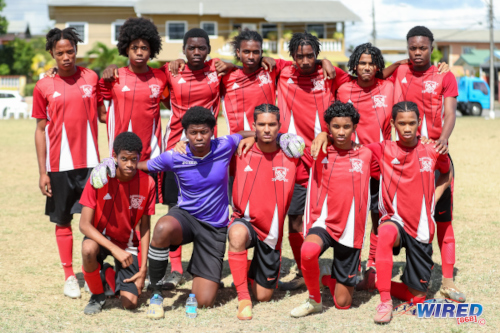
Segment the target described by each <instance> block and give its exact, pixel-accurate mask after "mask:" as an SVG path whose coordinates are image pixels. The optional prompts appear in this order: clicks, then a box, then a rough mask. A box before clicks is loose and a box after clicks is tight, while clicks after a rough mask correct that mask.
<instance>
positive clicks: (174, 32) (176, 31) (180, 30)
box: [166, 21, 187, 41]
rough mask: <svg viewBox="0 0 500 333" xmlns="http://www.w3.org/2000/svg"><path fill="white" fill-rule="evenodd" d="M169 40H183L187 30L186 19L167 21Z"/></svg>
mask: <svg viewBox="0 0 500 333" xmlns="http://www.w3.org/2000/svg"><path fill="white" fill-rule="evenodd" d="M166 27H167V40H171V41H172V40H173V41H182V40H183V39H184V34H185V33H186V31H187V22H186V21H167V24H166Z"/></svg>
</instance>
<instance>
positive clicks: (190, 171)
mask: <svg viewBox="0 0 500 333" xmlns="http://www.w3.org/2000/svg"><path fill="white" fill-rule="evenodd" d="M241 139H242V137H241V135H239V134H233V135H228V136H223V137H220V138H217V139H214V140H212V141H211V143H210V152H209V153H208V154H207V155H205V156H204V157H196V156H193V154H192V153H191V151H190V150H189V145H187V147H186V152H187V153H186V155H184V154H179V153H175V152H173V151H172V150H169V151H166V152H164V153H163V154H161V155H160V156H158V157H156V158H154V159H151V160H149V161H148V170H149V171H150V172H158V171H172V172H174V173H175V178H176V181H177V185H178V186H179V198H178V204H177V205H178V206H179V208H182V209H184V210H185V211H187V212H188V213H189V214H191V215H193V216H194V217H196V218H197V219H198V220H200V221H202V222H206V223H209V224H211V225H212V226H214V227H216V228H222V227H225V226H227V224H228V222H229V199H228V194H227V190H228V168H229V162H230V161H231V158H232V157H233V155H234V152H235V151H236V148H238V144H239V143H240V141H241Z"/></svg>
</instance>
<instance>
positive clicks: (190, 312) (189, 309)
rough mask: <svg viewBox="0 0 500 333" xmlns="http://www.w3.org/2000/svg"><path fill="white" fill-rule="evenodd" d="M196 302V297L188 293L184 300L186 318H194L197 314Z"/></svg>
mask: <svg viewBox="0 0 500 333" xmlns="http://www.w3.org/2000/svg"><path fill="white" fill-rule="evenodd" d="M197 311H198V302H197V301H196V297H195V295H194V294H189V297H188V299H187V301H186V316H187V317H188V318H196V316H197V315H198V312H197Z"/></svg>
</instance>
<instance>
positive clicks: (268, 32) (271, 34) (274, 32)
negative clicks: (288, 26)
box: [260, 23, 278, 40]
mask: <svg viewBox="0 0 500 333" xmlns="http://www.w3.org/2000/svg"><path fill="white" fill-rule="evenodd" d="M260 29H261V32H262V37H263V38H266V39H271V40H276V39H277V36H278V26H277V25H276V24H267V23H262V24H261V26H260Z"/></svg>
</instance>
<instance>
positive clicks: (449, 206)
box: [434, 155, 455, 222]
mask: <svg viewBox="0 0 500 333" xmlns="http://www.w3.org/2000/svg"><path fill="white" fill-rule="evenodd" d="M448 157H449V158H450V163H451V168H452V170H453V171H455V170H454V167H453V161H452V160H451V156H450V155H448ZM439 175H441V173H440V172H439V171H438V170H436V171H435V172H434V177H435V178H436V181H437V179H438V177H439ZM454 182H455V172H453V179H452V181H451V185H450V187H448V188H447V189H446V190H444V193H443V195H442V196H441V198H439V201H438V202H437V203H436V207H435V208H434V220H435V221H436V222H451V221H452V220H453V185H454Z"/></svg>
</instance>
